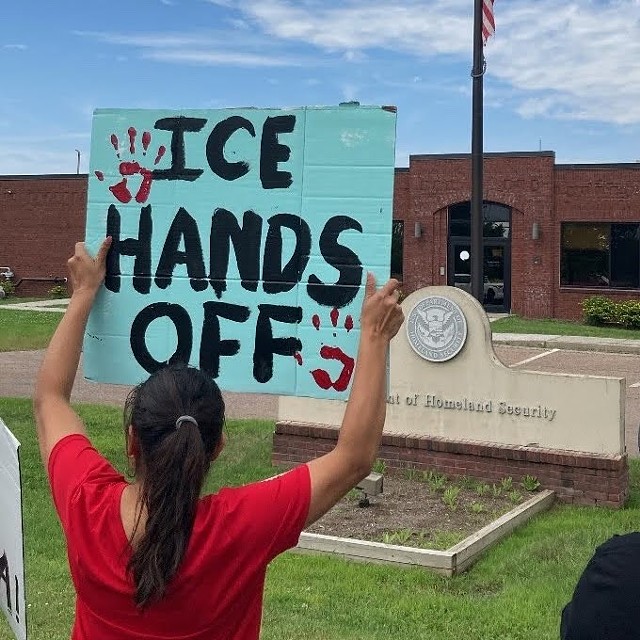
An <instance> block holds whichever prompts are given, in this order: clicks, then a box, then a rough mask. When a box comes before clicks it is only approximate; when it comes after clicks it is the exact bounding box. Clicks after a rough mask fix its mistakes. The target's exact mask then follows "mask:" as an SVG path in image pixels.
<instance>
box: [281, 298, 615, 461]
mask: <svg viewBox="0 0 640 640" xmlns="http://www.w3.org/2000/svg"><path fill="white" fill-rule="evenodd" d="M403 308H404V311H405V315H406V316H407V321H406V324H405V327H404V328H403V329H401V331H400V332H399V334H398V336H396V338H395V339H394V341H393V342H392V345H391V352H390V382H389V390H388V397H387V421H386V425H385V432H387V433H403V434H416V435H430V436H440V437H444V438H448V439H452V440H475V441H482V442H491V443H495V444H504V445H531V446H536V447H545V448H550V449H561V450H569V451H583V452H589V453H596V454H614V455H617V454H621V453H623V452H624V402H625V386H624V379H622V378H607V377H599V376H584V375H570V374H554V373H537V372H529V371H519V370H513V369H510V368H508V367H506V366H504V365H503V364H502V363H501V362H500V361H499V360H498V358H497V357H496V355H495V354H494V351H493V345H492V343H491V329H490V326H489V322H488V319H487V317H486V314H485V312H484V310H483V309H482V307H481V306H480V304H479V303H478V302H477V301H476V300H475V299H474V298H472V297H471V296H470V295H468V294H466V293H465V292H464V291H461V290H460V289H456V288H453V287H428V288H426V289H421V290H419V291H416V292H414V293H413V294H411V295H410V296H409V297H408V298H407V299H406V300H405V301H404V302H403ZM343 412H344V402H318V401H310V400H301V399H296V398H281V399H280V410H279V419H280V420H295V421H304V422H316V423H318V422H319V423H324V424H332V425H339V424H340V423H341V420H342V415H343Z"/></svg>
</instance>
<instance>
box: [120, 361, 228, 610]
mask: <svg viewBox="0 0 640 640" xmlns="http://www.w3.org/2000/svg"><path fill="white" fill-rule="evenodd" d="M180 416H190V417H191V418H192V419H193V422H192V421H191V420H181V421H180V422H178V423H176V420H177V419H178V418H179V417H180ZM196 423H197V424H196ZM223 424H224V401H223V399H222V395H221V394H220V390H219V389H218V387H217V385H216V384H215V382H214V381H213V380H211V379H210V378H208V377H207V376H205V374H203V373H202V372H201V371H199V370H197V369H193V368H190V367H186V366H182V365H181V366H175V365H173V366H170V367H167V368H165V369H162V370H160V371H158V372H157V373H155V374H153V375H152V376H151V377H150V378H149V379H148V380H147V381H146V382H144V383H142V384H141V385H139V386H138V387H136V388H135V389H134V390H133V391H132V392H131V394H130V395H129V398H127V402H126V404H125V427H128V426H129V425H131V426H132V428H133V434H134V436H135V438H136V439H137V442H138V445H139V452H140V453H139V457H138V459H137V460H136V465H137V467H138V469H137V472H138V473H140V474H142V489H141V492H140V496H139V506H138V509H139V510H138V513H137V519H136V527H135V528H134V533H133V535H132V539H133V536H134V535H135V533H136V529H137V526H138V522H139V519H140V517H141V515H142V513H143V511H146V514H147V519H146V524H145V530H144V533H143V534H142V536H141V537H140V539H139V541H138V542H137V543H136V544H135V548H134V549H133V553H132V555H131V559H130V560H129V564H128V567H127V569H128V571H129V572H130V574H131V576H132V578H133V582H134V584H135V589H136V593H135V602H136V605H137V606H138V607H141V608H143V607H145V606H147V605H149V604H151V603H153V602H156V601H158V600H159V599H161V598H162V596H163V595H164V592H165V590H166V587H167V585H168V583H169V582H170V580H171V579H172V578H173V576H174V575H175V573H176V572H177V570H178V567H179V566H180V563H181V561H182V559H183V557H184V554H185V552H186V550H187V547H188V545H189V539H190V537H191V531H192V529H193V522H194V519H195V515H196V509H197V506H198V499H199V497H200V492H201V491H202V486H203V484H204V480H205V478H206V475H207V472H208V470H209V466H210V463H211V457H212V455H213V452H214V450H215V448H216V446H217V444H218V443H219V441H220V438H221V434H222V426H223Z"/></svg>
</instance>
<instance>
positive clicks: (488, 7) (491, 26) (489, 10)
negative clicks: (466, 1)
mask: <svg viewBox="0 0 640 640" xmlns="http://www.w3.org/2000/svg"><path fill="white" fill-rule="evenodd" d="M495 32H496V23H495V20H494V18H493V0H482V44H485V45H486V44H487V40H488V39H489V38H490V37H491V36H492V35H493V34H494V33H495Z"/></svg>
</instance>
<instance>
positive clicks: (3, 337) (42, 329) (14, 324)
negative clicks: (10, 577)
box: [0, 298, 640, 351]
mask: <svg viewBox="0 0 640 640" xmlns="http://www.w3.org/2000/svg"><path fill="white" fill-rule="evenodd" d="M14 300H16V299H15V298H14ZM2 302H5V301H0V303H2ZM61 318H62V314H61V313H56V312H51V313H49V312H46V311H45V312H41V311H11V310H9V309H0V351H24V350H30V349H44V348H45V347H46V346H47V345H48V343H49V340H50V339H51V336H52V335H53V332H54V330H55V328H56V327H57V326H58V322H60V320H61ZM491 328H492V330H493V331H494V332H495V333H541V334H551V335H569V336H594V337H603V338H630V339H633V340H638V339H640V331H629V330H626V329H616V328H611V327H591V326H588V325H584V324H581V323H578V322H567V321H562V320H528V319H526V318H519V317H518V316H509V317H508V318H501V319H500V320H496V321H495V322H492V323H491Z"/></svg>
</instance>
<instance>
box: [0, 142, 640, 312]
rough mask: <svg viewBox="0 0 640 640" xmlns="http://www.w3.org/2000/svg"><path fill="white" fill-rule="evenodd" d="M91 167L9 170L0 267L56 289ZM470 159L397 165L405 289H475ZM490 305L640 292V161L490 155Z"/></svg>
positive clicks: (563, 305)
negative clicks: (58, 171) (39, 172)
mask: <svg viewBox="0 0 640 640" xmlns="http://www.w3.org/2000/svg"><path fill="white" fill-rule="evenodd" d="M86 190H87V176H86V175H48V176H2V177H0V229H1V230H2V231H1V234H0V272H1V271H2V269H1V267H8V268H10V269H11V270H12V271H13V272H14V274H15V275H14V281H15V282H16V283H18V293H19V294H20V295H33V294H35V293H43V292H46V291H48V290H49V289H50V288H51V287H52V286H53V284H55V282H56V280H59V279H60V278H63V277H64V276H65V275H66V264H65V262H66V259H67V258H68V257H69V255H71V253H72V251H73V245H74V242H75V241H76V239H79V238H82V237H83V234H84V217H85V210H86V198H87V196H86ZM470 195H471V159H470V156H469V155H468V154H451V155H414V156H411V158H410V162H409V167H408V168H402V169H396V178H395V193H394V205H393V215H394V251H393V260H392V269H393V271H394V272H395V274H397V275H399V276H400V277H401V279H402V281H403V287H404V289H405V291H406V292H408V293H409V292H411V291H414V290H415V289H417V288H419V287H422V286H427V285H434V284H437V285H441V284H452V285H456V286H461V287H463V288H469V286H470V284H469V280H470V278H469V267H470V259H469V258H470V256H469V253H470V220H469V211H470V203H469V199H470ZM484 197H485V206H484V272H485V303H486V306H487V308H489V309H492V310H496V311H510V312H512V313H516V314H519V315H523V316H528V317H559V318H578V317H580V313H581V309H580V302H581V300H582V299H583V298H584V297H586V296H589V295H596V294H601V295H607V296H610V297H612V298H613V299H616V300H621V299H632V298H637V297H638V296H639V295H640V164H607V165H588V164H583V165H562V164H556V163H555V156H554V153H553V152H550V151H541V152H524V153H517V152H516V153H487V154H485V163H484Z"/></svg>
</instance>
